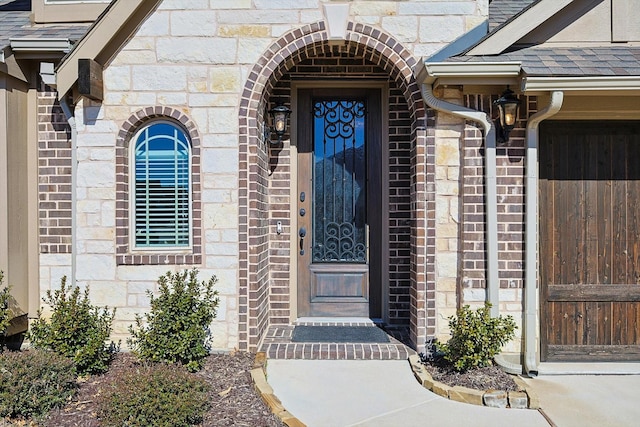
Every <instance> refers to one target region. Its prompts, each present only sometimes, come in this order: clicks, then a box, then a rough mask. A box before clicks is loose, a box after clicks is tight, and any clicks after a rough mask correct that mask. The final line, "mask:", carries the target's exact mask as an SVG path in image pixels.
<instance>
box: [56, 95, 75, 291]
mask: <svg viewBox="0 0 640 427" xmlns="http://www.w3.org/2000/svg"><path fill="white" fill-rule="evenodd" d="M60 107H62V111H63V112H64V115H65V117H66V118H67V122H68V123H69V127H71V285H72V286H75V284H76V268H77V262H76V260H77V258H78V256H77V255H78V249H77V245H76V239H77V234H78V233H77V210H76V206H77V194H76V189H77V181H78V129H77V126H76V118H75V116H74V115H73V112H72V111H71V108H70V107H69V104H68V103H67V100H66V98H65V97H62V99H60Z"/></svg>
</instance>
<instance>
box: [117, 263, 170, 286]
mask: <svg viewBox="0 0 640 427" xmlns="http://www.w3.org/2000/svg"><path fill="white" fill-rule="evenodd" d="M167 271H176V268H175V266H168V265H119V266H118V268H117V272H116V278H117V280H119V281H128V280H131V281H135V282H147V281H153V282H155V281H156V280H158V278H159V277H160V276H163V275H164V274H165V273H166V272H167Z"/></svg>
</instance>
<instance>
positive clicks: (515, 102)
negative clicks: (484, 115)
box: [493, 86, 520, 142]
mask: <svg viewBox="0 0 640 427" xmlns="http://www.w3.org/2000/svg"><path fill="white" fill-rule="evenodd" d="M493 105H495V106H497V107H498V113H499V120H498V126H497V128H498V129H497V131H498V132H497V137H498V140H499V141H500V142H507V141H508V140H509V133H510V132H511V130H512V129H513V128H514V126H515V125H516V120H518V109H519V108H520V100H519V99H518V98H517V97H516V96H515V95H514V93H513V91H512V90H511V89H509V86H507V90H505V91H504V92H502V95H501V96H500V98H498V99H496V100H495V101H494V102H493Z"/></svg>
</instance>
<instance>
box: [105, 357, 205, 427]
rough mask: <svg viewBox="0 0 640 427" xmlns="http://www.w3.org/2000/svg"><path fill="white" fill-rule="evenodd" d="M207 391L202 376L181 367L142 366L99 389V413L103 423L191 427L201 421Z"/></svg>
mask: <svg viewBox="0 0 640 427" xmlns="http://www.w3.org/2000/svg"><path fill="white" fill-rule="evenodd" d="M208 391H209V388H208V385H207V383H206V382H205V381H204V380H203V379H202V378H200V377H198V376H196V375H195V374H190V373H189V372H187V371H186V370H185V369H184V368H183V367H181V366H178V365H166V364H153V365H147V366H141V367H139V368H134V369H129V370H126V371H122V372H121V373H119V374H118V375H117V376H116V377H115V379H114V380H113V381H112V382H110V383H109V384H108V385H106V386H105V388H104V389H102V390H100V395H99V398H98V416H99V417H100V419H101V421H102V425H105V426H117V427H120V426H129V427H137V426H140V427H147V426H155V427H180V426H190V425H193V424H197V423H199V422H201V421H202V416H203V414H204V412H205V410H206V409H207V406H208V404H207V402H208V398H207V396H208Z"/></svg>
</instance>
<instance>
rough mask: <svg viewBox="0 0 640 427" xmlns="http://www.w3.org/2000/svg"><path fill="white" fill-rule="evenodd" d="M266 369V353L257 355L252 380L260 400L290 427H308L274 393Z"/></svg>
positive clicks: (252, 370)
mask: <svg viewBox="0 0 640 427" xmlns="http://www.w3.org/2000/svg"><path fill="white" fill-rule="evenodd" d="M266 367H267V355H266V354H265V353H264V352H260V353H257V354H256V358H255V360H254V362H253V368H252V369H251V380H252V381H253V387H254V389H255V390H256V392H257V393H258V394H259V395H260V398H261V399H262V400H263V402H264V403H266V404H267V406H268V407H269V410H271V412H272V413H273V414H274V415H275V416H277V417H278V418H280V420H282V422H283V423H285V424H286V425H287V426H288V427H307V426H306V424H304V423H303V422H302V421H300V420H299V419H297V418H296V417H294V416H293V415H292V414H291V413H290V412H289V411H287V410H286V409H285V408H284V406H282V402H280V399H278V397H277V396H276V395H275V394H274V393H273V388H271V386H270V385H269V383H268V382H267V373H266Z"/></svg>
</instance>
